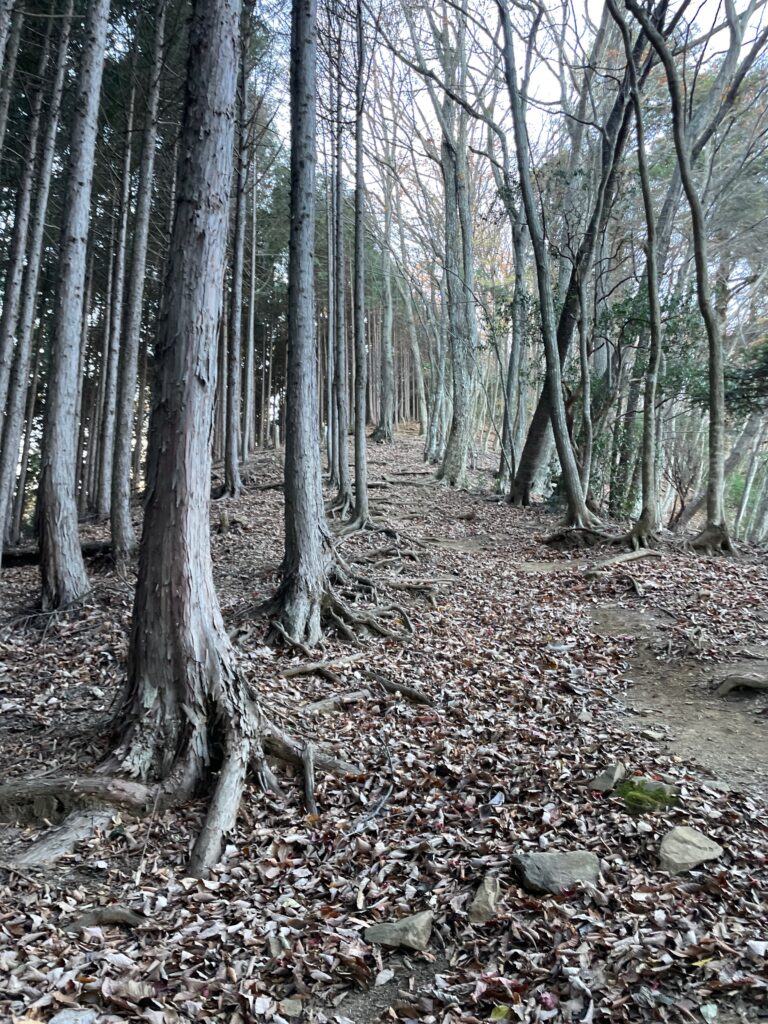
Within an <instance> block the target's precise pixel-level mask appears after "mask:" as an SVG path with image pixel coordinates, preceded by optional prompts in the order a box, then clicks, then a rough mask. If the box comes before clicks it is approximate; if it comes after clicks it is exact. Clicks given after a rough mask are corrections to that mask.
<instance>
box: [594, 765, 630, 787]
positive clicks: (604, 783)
mask: <svg viewBox="0 0 768 1024" xmlns="http://www.w3.org/2000/svg"><path fill="white" fill-rule="evenodd" d="M626 774H627V769H626V766H625V765H623V764H622V763H621V762H620V761H617V762H616V763H615V764H609V765H607V766H606V767H605V768H603V770H602V771H601V772H600V774H599V775H596V776H595V777H594V778H593V779H590V780H589V783H588V787H589V789H596V790H598V791H599V792H600V793H610V791H611V790H612V789H613V787H614V786H615V785H616V783H617V782H621V780H622V779H623V778H624V777H625V775H626Z"/></svg>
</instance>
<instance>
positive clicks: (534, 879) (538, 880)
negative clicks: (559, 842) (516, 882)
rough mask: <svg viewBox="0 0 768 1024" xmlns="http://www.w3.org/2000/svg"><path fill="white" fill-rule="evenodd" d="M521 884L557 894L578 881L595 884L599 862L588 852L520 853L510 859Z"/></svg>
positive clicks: (531, 888) (533, 889) (570, 887)
mask: <svg viewBox="0 0 768 1024" xmlns="http://www.w3.org/2000/svg"><path fill="white" fill-rule="evenodd" d="M512 861H513V863H515V864H516V865H517V867H518V868H519V869H520V874H521V877H522V882H523V885H524V887H525V888H526V889H530V890H531V891H532V892H551V893H555V894H557V893H560V892H563V891H564V890H566V889H572V888H573V887H574V886H575V885H576V884H577V883H578V882H590V883H591V884H592V885H596V884H597V880H598V878H599V876H600V861H599V860H598V858H597V857H596V856H595V854H594V853H590V852H589V850H572V851H571V852H569V853H523V854H519V855H518V856H516V857H513V858H512Z"/></svg>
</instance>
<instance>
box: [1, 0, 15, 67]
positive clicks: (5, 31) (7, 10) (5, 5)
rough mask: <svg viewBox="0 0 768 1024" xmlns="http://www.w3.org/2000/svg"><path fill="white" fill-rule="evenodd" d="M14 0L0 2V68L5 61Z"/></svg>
mask: <svg viewBox="0 0 768 1024" xmlns="http://www.w3.org/2000/svg"><path fill="white" fill-rule="evenodd" d="M13 6H14V0H0V68H1V67H3V65H4V61H5V47H6V45H7V43H8V36H9V35H10V33H11V20H12V17H13Z"/></svg>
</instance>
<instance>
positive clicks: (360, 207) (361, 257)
mask: <svg viewBox="0 0 768 1024" xmlns="http://www.w3.org/2000/svg"><path fill="white" fill-rule="evenodd" d="M355 30H356V36H357V68H356V83H355V243H354V244H355V265H354V273H355V280H354V315H355V515H354V522H355V525H356V526H358V527H360V528H362V527H364V526H365V525H366V524H367V522H368V519H369V516H368V464H367V448H366V398H367V394H368V351H367V348H366V337H365V177H364V169H363V155H364V153H363V107H364V105H365V24H364V22H363V0H356V5H355Z"/></svg>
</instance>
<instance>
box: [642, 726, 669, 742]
mask: <svg viewBox="0 0 768 1024" xmlns="http://www.w3.org/2000/svg"><path fill="white" fill-rule="evenodd" d="M640 735H641V736H644V737H645V738H646V739H647V740H654V741H655V742H656V743H661V741H662V740H665V739H666V738H667V734H666V732H665V731H664V730H663V729H643V731H642V732H641V733H640Z"/></svg>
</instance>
